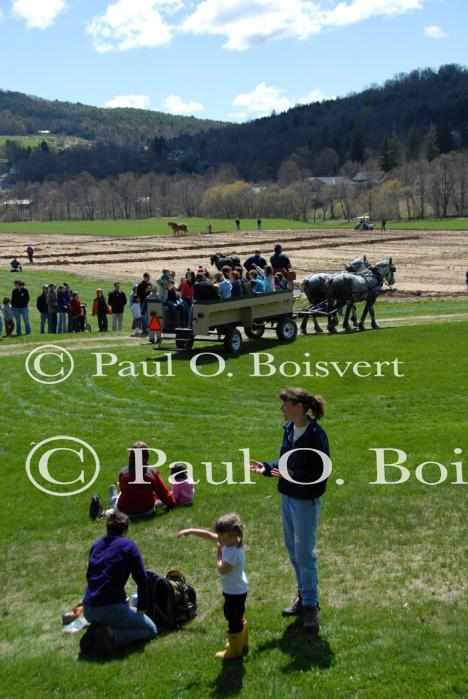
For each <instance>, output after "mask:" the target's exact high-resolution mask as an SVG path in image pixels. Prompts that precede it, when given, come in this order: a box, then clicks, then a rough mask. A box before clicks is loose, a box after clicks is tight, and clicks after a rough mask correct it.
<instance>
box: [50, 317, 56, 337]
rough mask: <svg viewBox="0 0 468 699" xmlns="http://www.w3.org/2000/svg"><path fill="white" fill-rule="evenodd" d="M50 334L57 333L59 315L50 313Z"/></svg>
mask: <svg viewBox="0 0 468 699" xmlns="http://www.w3.org/2000/svg"><path fill="white" fill-rule="evenodd" d="M49 332H50V333H53V334H55V333H56V332H57V313H49Z"/></svg>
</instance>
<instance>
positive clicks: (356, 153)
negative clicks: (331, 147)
mask: <svg viewBox="0 0 468 699" xmlns="http://www.w3.org/2000/svg"><path fill="white" fill-rule="evenodd" d="M365 148H366V144H365V142H364V136H363V135H362V131H361V129H360V128H359V127H355V128H354V131H353V136H352V141H351V148H350V151H349V157H350V159H351V160H354V161H355V162H357V163H362V162H363V161H364V151H365Z"/></svg>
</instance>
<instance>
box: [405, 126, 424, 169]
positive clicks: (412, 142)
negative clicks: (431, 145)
mask: <svg viewBox="0 0 468 699" xmlns="http://www.w3.org/2000/svg"><path fill="white" fill-rule="evenodd" d="M420 150H421V139H420V137H419V131H418V127H417V126H416V124H415V123H414V121H413V123H412V124H411V127H410V129H409V131H408V138H407V140H406V159H407V160H417V159H418V157H419V153H420Z"/></svg>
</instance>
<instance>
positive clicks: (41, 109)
mask: <svg viewBox="0 0 468 699" xmlns="http://www.w3.org/2000/svg"><path fill="white" fill-rule="evenodd" d="M222 126H223V122H219V121H213V120H209V119H196V118H195V117H186V116H174V115H172V114H164V113H162V112H155V111H152V110H149V109H132V108H112V109H109V108H106V109H104V108H99V107H89V106H87V105H84V104H80V103H77V104H73V103H71V102H59V101H58V100H55V101H51V100H45V99H41V98H39V97H30V96H29V95H25V94H23V93H21V92H6V91H3V90H0V135H1V134H5V135H8V136H25V135H28V134H37V132H38V131H44V130H47V131H50V132H51V133H52V134H59V135H66V136H78V137H80V138H84V139H88V140H91V141H94V140H99V141H106V142H107V143H116V144H123V143H127V144H128V143H131V144H138V143H148V142H150V141H151V140H152V139H154V138H155V137H162V138H173V137H174V136H177V135H179V134H181V133H185V134H195V133H197V132H198V131H204V130H206V129H209V128H216V127H217V128H219V127H222Z"/></svg>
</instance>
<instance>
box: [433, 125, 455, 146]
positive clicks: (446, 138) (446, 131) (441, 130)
mask: <svg viewBox="0 0 468 699" xmlns="http://www.w3.org/2000/svg"><path fill="white" fill-rule="evenodd" d="M437 145H438V146H439V152H440V153H450V151H451V150H453V140H452V134H451V132H450V127H449V125H448V123H447V122H446V121H442V122H441V123H440V124H439V126H438V127H437Z"/></svg>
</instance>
